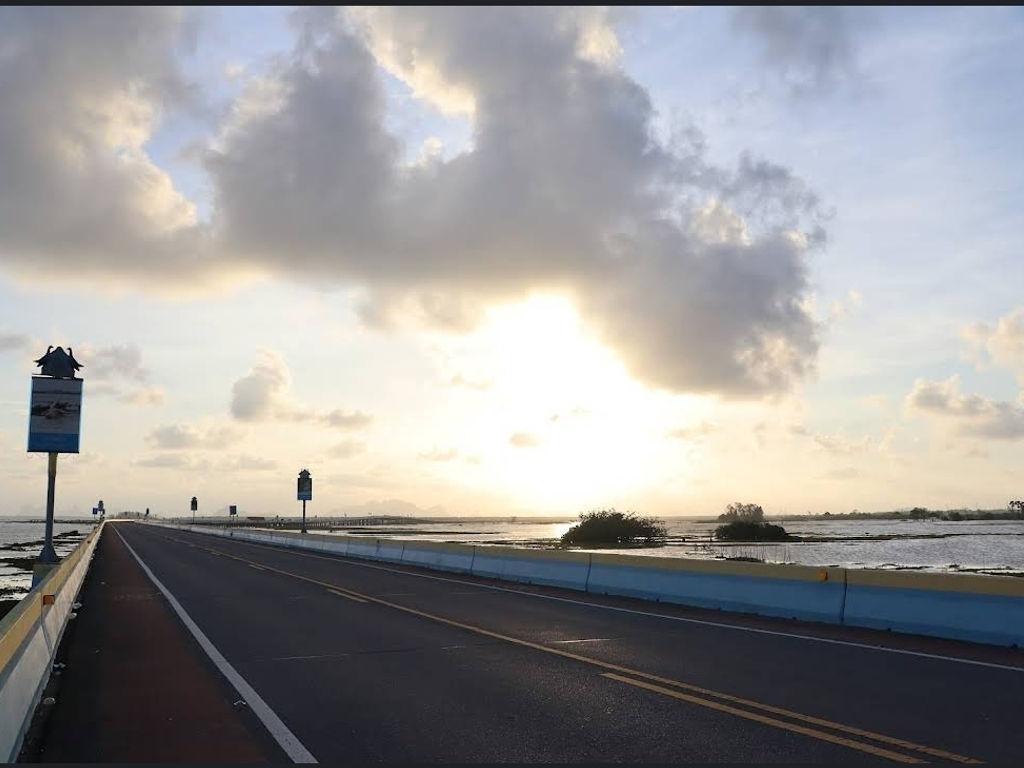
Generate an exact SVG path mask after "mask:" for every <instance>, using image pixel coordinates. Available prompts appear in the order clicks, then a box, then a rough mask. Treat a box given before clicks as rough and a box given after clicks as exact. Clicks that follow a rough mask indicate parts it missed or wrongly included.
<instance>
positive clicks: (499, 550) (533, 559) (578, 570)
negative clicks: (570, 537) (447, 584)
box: [472, 546, 590, 591]
mask: <svg viewBox="0 0 1024 768" xmlns="http://www.w3.org/2000/svg"><path fill="white" fill-rule="evenodd" d="M589 572H590V554H589V553H587V552H562V551H554V550H539V549H516V548H515V547H485V546H478V547H477V548H476V554H475V556H474V560H473V570H472V573H473V575H474V576H487V577H490V578H492V579H504V580H506V581H518V582H522V583H525V584H547V585H549V586H554V587H566V588H568V589H578V590H580V591H583V590H585V589H586V586H587V575H588V574H589Z"/></svg>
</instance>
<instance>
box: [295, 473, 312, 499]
mask: <svg viewBox="0 0 1024 768" xmlns="http://www.w3.org/2000/svg"><path fill="white" fill-rule="evenodd" d="M298 500H299V501H312V500H313V477H312V475H310V474H309V470H308V469H304V470H302V471H301V472H299V484H298Z"/></svg>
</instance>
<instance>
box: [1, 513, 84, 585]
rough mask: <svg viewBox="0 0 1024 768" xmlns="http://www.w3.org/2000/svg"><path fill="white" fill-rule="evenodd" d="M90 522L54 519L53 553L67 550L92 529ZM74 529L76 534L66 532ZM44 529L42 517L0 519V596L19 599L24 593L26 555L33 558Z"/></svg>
mask: <svg viewBox="0 0 1024 768" xmlns="http://www.w3.org/2000/svg"><path fill="white" fill-rule="evenodd" d="M92 526H93V523H92V522H91V521H90V522H86V523H81V522H75V523H66V522H57V521H54V523H53V536H54V539H53V548H54V549H55V550H56V551H57V556H58V557H64V556H65V555H66V554H68V553H69V552H71V550H73V549H74V548H75V547H76V546H78V542H80V541H81V540H82V539H83V538H84V537H85V536H86V535H87V534H88V533H89V531H90V530H92ZM76 530H77V531H78V533H79V534H80V535H78V536H71V535H67V534H70V533H71V532H72V531H76ZM45 533H46V524H45V523H44V522H42V521H31V522H26V521H18V520H0V600H20V599H21V598H22V597H24V596H25V595H26V594H27V593H28V591H29V589H30V588H31V586H32V569H31V566H30V565H29V564H28V563H27V562H26V558H30V559H32V560H34V559H35V558H36V557H37V556H38V555H39V550H41V549H42V543H41V542H42V540H43V536H44V534H45ZM61 534H65V535H61ZM58 537H59V538H58ZM36 542H39V543H36ZM16 561H21V563H17V562H16ZM25 565H28V567H27V568H26V567H24V566H25Z"/></svg>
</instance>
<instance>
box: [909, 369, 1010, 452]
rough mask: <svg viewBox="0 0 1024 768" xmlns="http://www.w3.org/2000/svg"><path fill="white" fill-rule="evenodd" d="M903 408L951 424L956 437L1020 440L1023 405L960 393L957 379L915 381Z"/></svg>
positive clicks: (956, 377)
mask: <svg viewBox="0 0 1024 768" xmlns="http://www.w3.org/2000/svg"><path fill="white" fill-rule="evenodd" d="M906 406H907V409H908V410H909V411H911V412H916V413H920V414H923V415H926V416H930V417H933V418H937V419H942V420H944V421H946V422H947V423H950V424H952V425H953V427H954V429H955V431H956V432H957V434H960V435H963V436H968V437H985V438H990V439H994V440H1019V439H1021V438H1024V405H1022V404H1021V403H1020V402H1017V403H1013V402H1008V401H1005V400H991V399H989V398H987V397H982V396H980V395H965V394H963V393H961V391H960V377H959V376H950V377H949V378H948V379H946V380H944V381H927V380H925V379H917V380H916V381H915V382H914V386H913V389H911V391H910V393H909V394H908V395H907V398H906Z"/></svg>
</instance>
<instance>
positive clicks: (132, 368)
mask: <svg viewBox="0 0 1024 768" xmlns="http://www.w3.org/2000/svg"><path fill="white" fill-rule="evenodd" d="M79 362H80V363H82V370H83V376H84V375H88V376H89V379H90V380H93V381H126V380H127V381H134V382H138V383H145V382H146V381H148V380H149V370H148V369H147V368H145V367H144V366H143V365H142V350H141V349H139V348H138V346H136V345H135V344H121V345H118V346H112V347H103V348H102V349H98V350H96V351H93V350H92V348H91V347H86V348H85V349H83V350H82V357H81V359H80V360H79ZM86 369H87V370H88V372H87V373H86Z"/></svg>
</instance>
